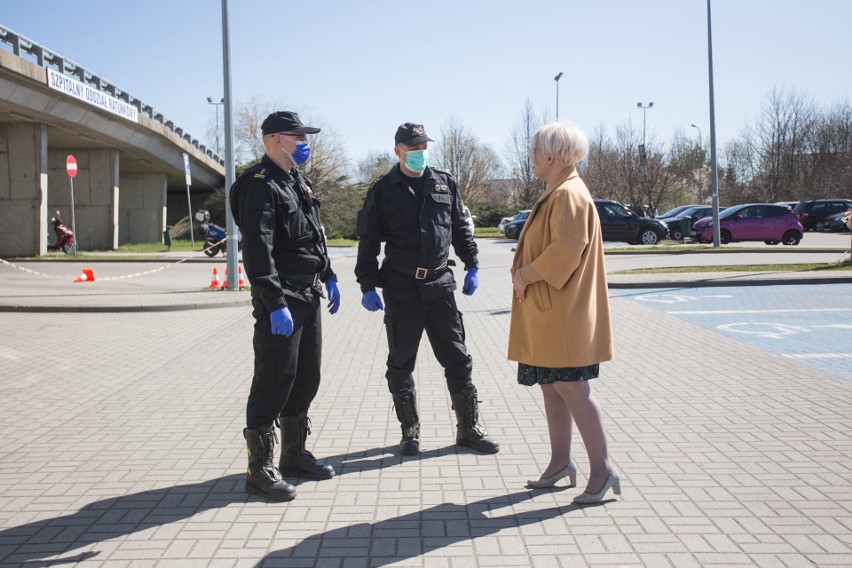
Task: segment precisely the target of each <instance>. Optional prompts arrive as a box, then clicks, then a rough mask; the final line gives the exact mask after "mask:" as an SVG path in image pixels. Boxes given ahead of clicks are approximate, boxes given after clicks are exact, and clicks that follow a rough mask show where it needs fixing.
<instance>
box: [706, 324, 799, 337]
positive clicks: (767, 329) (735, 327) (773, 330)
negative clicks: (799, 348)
mask: <svg viewBox="0 0 852 568" xmlns="http://www.w3.org/2000/svg"><path fill="white" fill-rule="evenodd" d="M716 329H719V330H721V331H728V332H731V333H745V334H749V335H756V336H758V337H767V338H769V339H783V338H784V337H787V336H788V335H796V334H798V333H808V331H809V330H808V329H806V328H804V327H800V326H797V325H790V324H786V323H760V322H738V323H725V324H722V325H719V326H717V327H716Z"/></svg>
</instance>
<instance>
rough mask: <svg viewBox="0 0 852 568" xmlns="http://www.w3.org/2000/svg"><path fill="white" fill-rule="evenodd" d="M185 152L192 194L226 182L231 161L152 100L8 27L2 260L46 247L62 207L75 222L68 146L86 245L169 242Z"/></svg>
mask: <svg viewBox="0 0 852 568" xmlns="http://www.w3.org/2000/svg"><path fill="white" fill-rule="evenodd" d="M184 153H186V154H188V155H189V158H190V172H191V177H192V185H191V189H192V192H193V193H199V192H203V193H204V194H207V193H209V192H210V191H211V190H213V189H216V188H218V187H222V186H223V185H224V183H225V169H224V165H223V164H224V162H223V161H222V159H221V158H220V157H219V156H217V155H216V154H215V153H213V152H212V151H211V150H209V149H207V148H205V146H204V145H201V144H199V142H198V140H195V139H193V138H192V136H191V135H189V134H188V133H184V132H183V130H182V129H181V128H180V127H177V126H175V124H174V122H173V121H171V120H168V119H167V118H165V117H164V115H163V113H161V112H158V111H157V110H156V109H154V108H153V106H152V105H150V104H146V103H145V102H143V101H141V100H139V99H138V98H136V97H134V96H133V95H131V94H130V93H128V92H126V91H124V90H122V89H120V88H119V87H117V86H116V85H114V84H112V83H110V82H109V81H106V80H104V79H103V78H102V77H99V76H97V75H95V74H94V73H92V72H91V71H89V70H87V69H85V68H83V67H82V66H80V65H77V64H76V63H74V62H72V61H69V60H68V59H66V58H64V57H62V56H61V55H59V54H57V53H55V52H53V51H50V50H48V49H47V48H45V47H43V46H41V45H39V44H37V43H35V42H33V41H31V40H29V39H27V38H25V37H23V36H21V35H20V34H17V33H15V32H14V31H12V30H10V29H8V28H5V27H3V26H2V25H0V258H2V257H8V256H31V255H36V254H45V253H46V252H47V243H48V233H50V232H51V231H52V227H50V226H49V218H50V217H51V215H52V214H53V212H54V211H56V210H59V211H61V212H62V217H63V220H65V221H66V222H67V223H68V224H69V225H70V222H71V203H70V202H71V198H70V191H69V181H68V176H67V174H66V172H65V160H66V157H67V156H68V155H69V154H73V155H74V156H75V158H76V159H77V163H78V168H79V172H78V174H77V177H76V178H75V179H74V205H75V213H76V221H77V223H76V224H77V231H78V233H79V237H80V245H81V247H83V248H85V249H101V250H109V249H114V248H116V247H118V245H119V244H124V243H134V242H152V241H158V240H162V236H163V230H164V229H165V225H166V215H167V205H168V200H167V195H168V192H169V190H170V189H171V190H172V191H175V190H181V191H183V192H184V194H185V191H186V190H185V187H186V182H185V169H184V161H183V154H184ZM196 201H198V203H196ZM200 201H201V200H200V199H197V200H196V199H193V207H194V208H195V207H198V206H200V205H201V203H200ZM183 207H186V205H185V199H184V200H183ZM51 238H52V237H51Z"/></svg>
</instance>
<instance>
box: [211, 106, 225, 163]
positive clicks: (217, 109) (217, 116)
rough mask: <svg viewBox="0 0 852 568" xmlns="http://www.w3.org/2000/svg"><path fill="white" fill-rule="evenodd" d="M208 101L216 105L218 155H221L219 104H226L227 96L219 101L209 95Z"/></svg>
mask: <svg viewBox="0 0 852 568" xmlns="http://www.w3.org/2000/svg"><path fill="white" fill-rule="evenodd" d="M207 102H208V103H209V104H211V105H216V155H217V156H218V155H219V105H223V104H225V97H222V100H221V101H219V102H218V103H217V102H216V101H214V100H213V99H212V98H210V97H207Z"/></svg>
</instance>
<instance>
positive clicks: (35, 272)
mask: <svg viewBox="0 0 852 568" xmlns="http://www.w3.org/2000/svg"><path fill="white" fill-rule="evenodd" d="M224 242H225V239H222V240H221V241H219V242H218V243H214V244H212V245H210V246H209V247H207V248H206V249H203V250H202V252H204V251H205V250H209V249H211V248H213V247H216V246H219V245H220V244H222V243H224ZM187 260H190V258H189V257H186V258H182V259H180V260H178V261H177V262H172V263H170V264H166V265H165V266H161V267H159V268H155V269H153V270H146V271H144V272H134V273H132V274H122V275H121V276H109V277H107V278H97V279H96V280H95V282H109V281H113V280H127V279H129V278H138V277H140V276H147V275H148V274H154V273H155V272H162V271H163V270H166V269H167V268H171V267H173V266H175V265H178V264H180V263H182V262H186V261H187ZM80 262H85V261H83V260H80ZM0 264H3V265H5V266H8V267H10V268H16V269H18V270H20V271H22V272H26V273H27V274H33V275H35V276H41V277H43V278H52V279H54V280H71V281H72V282H73V281H74V279H76V278H77V277H78V276H79V275H77V276H74V277H72V278H70V279H69V278H68V277H67V276H56V275H54V274H45V273H44V272H39V271H38V270H32V269H30V268H25V267H23V266H19V265H17V264H15V263H14V262H9V261H8V260H5V259H2V258H0Z"/></svg>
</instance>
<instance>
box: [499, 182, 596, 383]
mask: <svg viewBox="0 0 852 568" xmlns="http://www.w3.org/2000/svg"><path fill="white" fill-rule="evenodd" d="M516 270H521V275H522V276H523V277H524V279H525V280H526V281H527V282H531V284H530V285H529V286H527V289H526V299H525V300H524V301H523V302H519V301H518V299H517V298H516V297H515V296H514V294H513V295H512V324H511V327H510V329H509V359H511V360H512V361H518V362H520V363H524V364H527V365H535V366H538V367H550V368H562V367H584V366H586V365H592V364H594V363H600V362H601V361H609V360H610V359H612V324H611V322H610V315H609V296H608V292H607V285H606V270H605V269H604V254H603V239H602V238H601V224H600V221H599V220H598V215H597V212H596V211H595V204H594V201H593V200H592V196H591V195H590V194H589V190H588V189H587V188H586V184H584V183H583V180H581V179H580V176H579V175H578V174H577V171H576V170H575V169H574V168H573V167H572V168H566V169H565V170H563V172H562V173H560V175H559V177H558V178H557V179H556V182H555V183H553V184H548V186H547V188H546V189H545V191H544V193H543V194H542V195H541V197H540V198H539V200H538V201H537V202H536V204H535V205H534V206H533V209H532V213H530V216H529V218H528V219H527V222H526V225H525V226H524V230H523V232H522V233H521V236H520V239H519V240H518V245H517V247H516V250H515V258H514V261H513V262H512V271H513V273H514V271H516Z"/></svg>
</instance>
